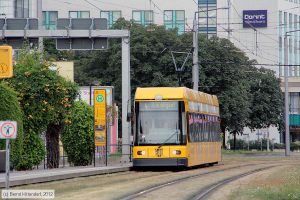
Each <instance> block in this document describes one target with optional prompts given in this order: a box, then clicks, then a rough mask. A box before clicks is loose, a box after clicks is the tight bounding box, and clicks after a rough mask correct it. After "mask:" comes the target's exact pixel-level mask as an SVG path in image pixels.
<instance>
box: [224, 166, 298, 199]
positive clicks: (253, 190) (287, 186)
mask: <svg viewBox="0 0 300 200" xmlns="http://www.w3.org/2000/svg"><path fill="white" fill-rule="evenodd" d="M286 169H287V170H284V171H277V173H274V174H272V175H271V176H269V177H268V178H267V179H265V180H256V181H255V183H250V184H249V186H248V188H241V189H239V190H238V191H234V192H233V193H232V195H231V196H230V198H229V199H233V200H240V199H242V200H250V199H256V200H265V199H270V200H299V199H300V167H296V166H291V167H289V168H286Z"/></svg>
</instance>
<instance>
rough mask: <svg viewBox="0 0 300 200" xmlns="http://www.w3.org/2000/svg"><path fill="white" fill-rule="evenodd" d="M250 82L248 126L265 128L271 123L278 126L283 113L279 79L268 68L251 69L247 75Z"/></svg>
mask: <svg viewBox="0 0 300 200" xmlns="http://www.w3.org/2000/svg"><path fill="white" fill-rule="evenodd" d="M249 79H250V80H249V81H250V83H251V94H252V102H251V106H250V109H251V112H250V116H249V123H248V126H249V128H250V129H252V130H254V129H261V128H267V127H269V126H271V125H276V126H277V127H279V126H280V124H281V122H282V119H281V114H282V113H283V95H282V92H281V89H280V80H279V79H278V78H276V76H275V73H274V72H273V71H271V70H268V69H264V68H261V69H257V68H254V69H252V76H249Z"/></svg>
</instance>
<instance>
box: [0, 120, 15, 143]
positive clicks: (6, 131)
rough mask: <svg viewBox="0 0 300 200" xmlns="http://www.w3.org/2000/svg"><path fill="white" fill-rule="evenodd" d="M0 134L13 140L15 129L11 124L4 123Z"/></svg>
mask: <svg viewBox="0 0 300 200" xmlns="http://www.w3.org/2000/svg"><path fill="white" fill-rule="evenodd" d="M0 133H1V135H2V136H3V137H4V138H8V139H9V138H15V137H16V134H17V127H16V125H15V124H14V123H13V122H9V121H8V122H4V123H3V124H2V126H1V128H0Z"/></svg>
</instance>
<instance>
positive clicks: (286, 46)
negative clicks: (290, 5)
mask: <svg viewBox="0 0 300 200" xmlns="http://www.w3.org/2000/svg"><path fill="white" fill-rule="evenodd" d="M298 31H300V30H293V31H287V32H285V34H284V116H285V156H289V155H290V122H289V121H290V119H289V92H288V89H289V83H288V62H289V58H288V50H289V44H288V40H287V37H288V36H290V35H288V33H294V32H298Z"/></svg>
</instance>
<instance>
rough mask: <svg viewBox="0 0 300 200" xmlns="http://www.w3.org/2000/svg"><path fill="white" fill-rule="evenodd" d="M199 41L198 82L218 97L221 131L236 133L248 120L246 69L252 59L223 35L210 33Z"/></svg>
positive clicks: (248, 105) (248, 96)
mask: <svg viewBox="0 0 300 200" xmlns="http://www.w3.org/2000/svg"><path fill="white" fill-rule="evenodd" d="M200 45H201V46H200V49H201V54H200V55H202V56H201V70H200V72H201V75H200V77H201V78H200V85H201V87H202V89H203V90H204V91H205V92H208V93H211V94H215V95H217V96H218V98H219V101H220V113H221V129H222V132H223V133H225V131H226V130H227V131H229V132H230V133H232V134H234V136H236V134H239V133H242V131H243V128H244V127H245V126H246V125H247V123H248V120H249V114H250V97H251V95H250V84H249V81H247V79H246V77H247V71H246V70H247V69H248V68H249V67H250V66H251V63H252V62H253V61H250V60H249V58H248V57H246V56H245V54H244V53H243V52H240V50H239V49H238V48H236V47H235V46H234V45H233V44H232V43H231V42H230V41H228V40H226V39H220V38H217V37H213V38H211V39H209V40H208V41H203V42H201V43H200ZM234 138H236V137H234ZM224 143H225V137H224V140H223V145H225V144H224Z"/></svg>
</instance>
